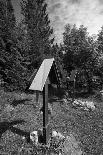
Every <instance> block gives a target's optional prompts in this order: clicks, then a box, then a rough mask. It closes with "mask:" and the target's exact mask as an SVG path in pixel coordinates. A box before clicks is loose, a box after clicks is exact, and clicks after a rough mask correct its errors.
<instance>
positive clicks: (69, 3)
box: [12, 0, 103, 43]
mask: <svg viewBox="0 0 103 155" xmlns="http://www.w3.org/2000/svg"><path fill="white" fill-rule="evenodd" d="M20 1H21V0H12V2H13V6H14V9H15V14H16V17H17V20H20V18H21V14H20V5H19V3H20ZM46 2H47V4H48V8H47V11H48V14H49V18H50V21H51V26H52V27H53V29H54V34H55V36H56V41H57V42H58V43H60V42H62V39H63V35H62V34H63V32H64V27H65V25H66V24H68V23H69V24H71V25H72V24H76V25H77V27H79V26H80V25H84V26H85V27H87V29H88V32H89V34H90V35H92V34H97V33H98V31H99V30H100V29H101V27H102V26H103V0H46Z"/></svg>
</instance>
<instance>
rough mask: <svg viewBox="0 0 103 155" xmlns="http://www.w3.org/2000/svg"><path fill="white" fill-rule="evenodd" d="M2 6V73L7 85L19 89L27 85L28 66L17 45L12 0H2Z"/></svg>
mask: <svg viewBox="0 0 103 155" xmlns="http://www.w3.org/2000/svg"><path fill="white" fill-rule="evenodd" d="M0 7H1V8H0V10H1V11H0V19H1V22H0V74H1V77H2V78H3V80H4V82H5V84H6V85H5V86H6V87H7V86H8V87H9V88H11V86H12V87H13V89H14V88H15V89H17V87H18V88H20V87H22V85H25V84H24V81H25V80H24V76H25V70H26V68H25V67H24V66H23V65H22V64H21V62H22V61H23V57H22V55H21V53H20V50H19V48H18V47H17V45H16V42H17V41H16V37H15V33H14V32H15V25H16V22H15V16H14V10H13V6H12V3H11V0H5V1H0Z"/></svg>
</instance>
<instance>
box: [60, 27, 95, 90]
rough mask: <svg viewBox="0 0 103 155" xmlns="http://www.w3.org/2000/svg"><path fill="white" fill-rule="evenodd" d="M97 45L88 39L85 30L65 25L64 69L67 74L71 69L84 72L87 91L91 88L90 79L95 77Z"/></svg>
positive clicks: (90, 38) (91, 39)
mask: <svg viewBox="0 0 103 155" xmlns="http://www.w3.org/2000/svg"><path fill="white" fill-rule="evenodd" d="M96 48H97V44H96V42H95V41H94V39H93V37H90V36H89V35H88V32H87V28H85V27H84V26H82V25H81V26H80V27H79V28H77V27H76V26H75V25H74V26H73V27H71V26H70V25H66V27H65V32H64V34H63V49H64V51H65V53H64V58H63V60H64V67H65V69H66V70H67V72H68V74H70V71H71V70H73V69H77V70H78V71H82V70H83V72H84V71H85V78H86V81H87V83H88V91H89V92H90V91H91V88H92V77H93V75H95V72H96V70H97V66H98V51H97V50H96Z"/></svg>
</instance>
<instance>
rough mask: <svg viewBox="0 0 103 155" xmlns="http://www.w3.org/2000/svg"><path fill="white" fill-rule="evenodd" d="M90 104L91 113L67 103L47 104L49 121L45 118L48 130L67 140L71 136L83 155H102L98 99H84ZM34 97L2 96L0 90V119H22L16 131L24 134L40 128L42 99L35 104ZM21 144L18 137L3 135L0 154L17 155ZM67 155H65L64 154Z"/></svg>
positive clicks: (102, 121)
mask: <svg viewBox="0 0 103 155" xmlns="http://www.w3.org/2000/svg"><path fill="white" fill-rule="evenodd" d="M14 99H15V100H21V99H28V100H27V101H25V102H24V103H23V104H18V105H16V106H12V105H11V103H12V102H13V100H14ZM91 99H92V100H93V101H94V102H95V105H96V109H95V110H94V111H84V110H83V109H81V108H79V107H74V106H73V105H72V104H71V102H69V101H68V102H67V103H65V102H63V101H62V100H51V103H50V104H51V106H52V109H53V112H52V117H51V116H49V118H50V122H51V128H52V129H55V130H57V131H59V132H61V133H62V134H63V135H65V136H67V135H70V134H72V135H73V136H74V137H75V139H76V140H77V141H78V142H79V146H80V147H81V150H82V151H83V152H85V154H86V155H102V154H103V104H102V98H101V96H100V95H99V94H98V95H93V96H92V97H89V98H88V97H86V100H91ZM35 100H36V98H35V93H34V94H26V93H21V92H12V93H11V92H4V91H3V90H0V107H1V108H0V112H1V113H0V116H1V117H0V119H1V122H2V121H12V120H14V119H24V120H25V121H26V122H25V123H24V124H22V125H17V126H16V127H18V128H20V129H22V130H24V131H33V130H37V129H39V128H42V114H41V113H40V108H41V106H42V96H40V99H39V103H38V104H37V103H36V102H35ZM21 144H22V140H21V136H19V135H17V134H14V133H12V132H10V131H6V132H5V133H4V134H3V135H2V137H1V139H0V151H4V152H8V154H9V152H12V154H17V151H18V150H19V149H20V147H21ZM68 155H69V154H68Z"/></svg>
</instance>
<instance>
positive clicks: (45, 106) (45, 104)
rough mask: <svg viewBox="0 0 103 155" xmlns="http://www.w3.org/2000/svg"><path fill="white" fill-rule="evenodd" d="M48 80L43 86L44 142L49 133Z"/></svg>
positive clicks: (45, 142)
mask: <svg viewBox="0 0 103 155" xmlns="http://www.w3.org/2000/svg"><path fill="white" fill-rule="evenodd" d="M48 133H49V131H48V80H46V83H45V85H44V88H43V139H44V144H47V143H48V139H49V135H48Z"/></svg>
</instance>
